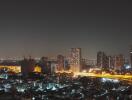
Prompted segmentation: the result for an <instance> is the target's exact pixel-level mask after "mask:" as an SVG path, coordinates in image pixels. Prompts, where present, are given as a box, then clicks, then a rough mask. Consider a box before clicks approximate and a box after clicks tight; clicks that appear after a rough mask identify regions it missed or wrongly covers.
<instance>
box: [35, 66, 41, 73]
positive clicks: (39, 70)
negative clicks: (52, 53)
mask: <svg viewBox="0 0 132 100" xmlns="http://www.w3.org/2000/svg"><path fill="white" fill-rule="evenodd" d="M34 72H38V73H41V72H42V68H41V67H40V66H38V65H37V66H35V67H34Z"/></svg>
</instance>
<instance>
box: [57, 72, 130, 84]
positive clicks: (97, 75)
mask: <svg viewBox="0 0 132 100" xmlns="http://www.w3.org/2000/svg"><path fill="white" fill-rule="evenodd" d="M56 73H73V74H74V77H77V76H88V77H99V78H111V79H119V80H125V81H129V82H131V83H132V75H118V74H116V75H111V74H95V73H86V72H71V71H58V72H56Z"/></svg>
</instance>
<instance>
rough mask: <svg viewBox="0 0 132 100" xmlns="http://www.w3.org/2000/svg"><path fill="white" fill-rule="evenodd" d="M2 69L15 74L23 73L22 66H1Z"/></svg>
mask: <svg viewBox="0 0 132 100" xmlns="http://www.w3.org/2000/svg"><path fill="white" fill-rule="evenodd" d="M1 69H7V70H8V71H9V72H10V71H11V72H15V73H20V72H21V66H20V65H0V70H1Z"/></svg>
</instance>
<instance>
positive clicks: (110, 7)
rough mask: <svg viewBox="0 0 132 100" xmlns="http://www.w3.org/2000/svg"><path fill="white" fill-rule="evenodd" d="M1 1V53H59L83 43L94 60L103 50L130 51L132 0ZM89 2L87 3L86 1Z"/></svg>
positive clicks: (19, 54)
mask: <svg viewBox="0 0 132 100" xmlns="http://www.w3.org/2000/svg"><path fill="white" fill-rule="evenodd" d="M3 1H4V2H2V1H0V58H1V57H23V56H27V55H31V56H33V57H41V56H47V55H49V56H56V55H57V54H67V53H68V52H69V49H70V48H72V47H81V48H82V53H83V56H84V57H87V58H90V59H96V53H97V51H99V50H102V51H105V52H106V53H107V54H118V53H123V54H124V55H126V56H127V55H128V50H129V46H130V45H131V44H132V3H130V2H128V0H124V2H122V1H121V0H113V1H112V0H104V1H101V0H85V1H83V0H79V1H77V0H74V1H73V0H69V1H68V0H59V1H57V0H52V1H51V0H35V1H33V0H30V1H28V0H25V1H24V0H3ZM88 1H89V2H88Z"/></svg>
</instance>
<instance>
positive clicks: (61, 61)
mask: <svg viewBox="0 0 132 100" xmlns="http://www.w3.org/2000/svg"><path fill="white" fill-rule="evenodd" d="M57 64H58V71H62V70H64V56H62V55H58V56H57Z"/></svg>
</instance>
